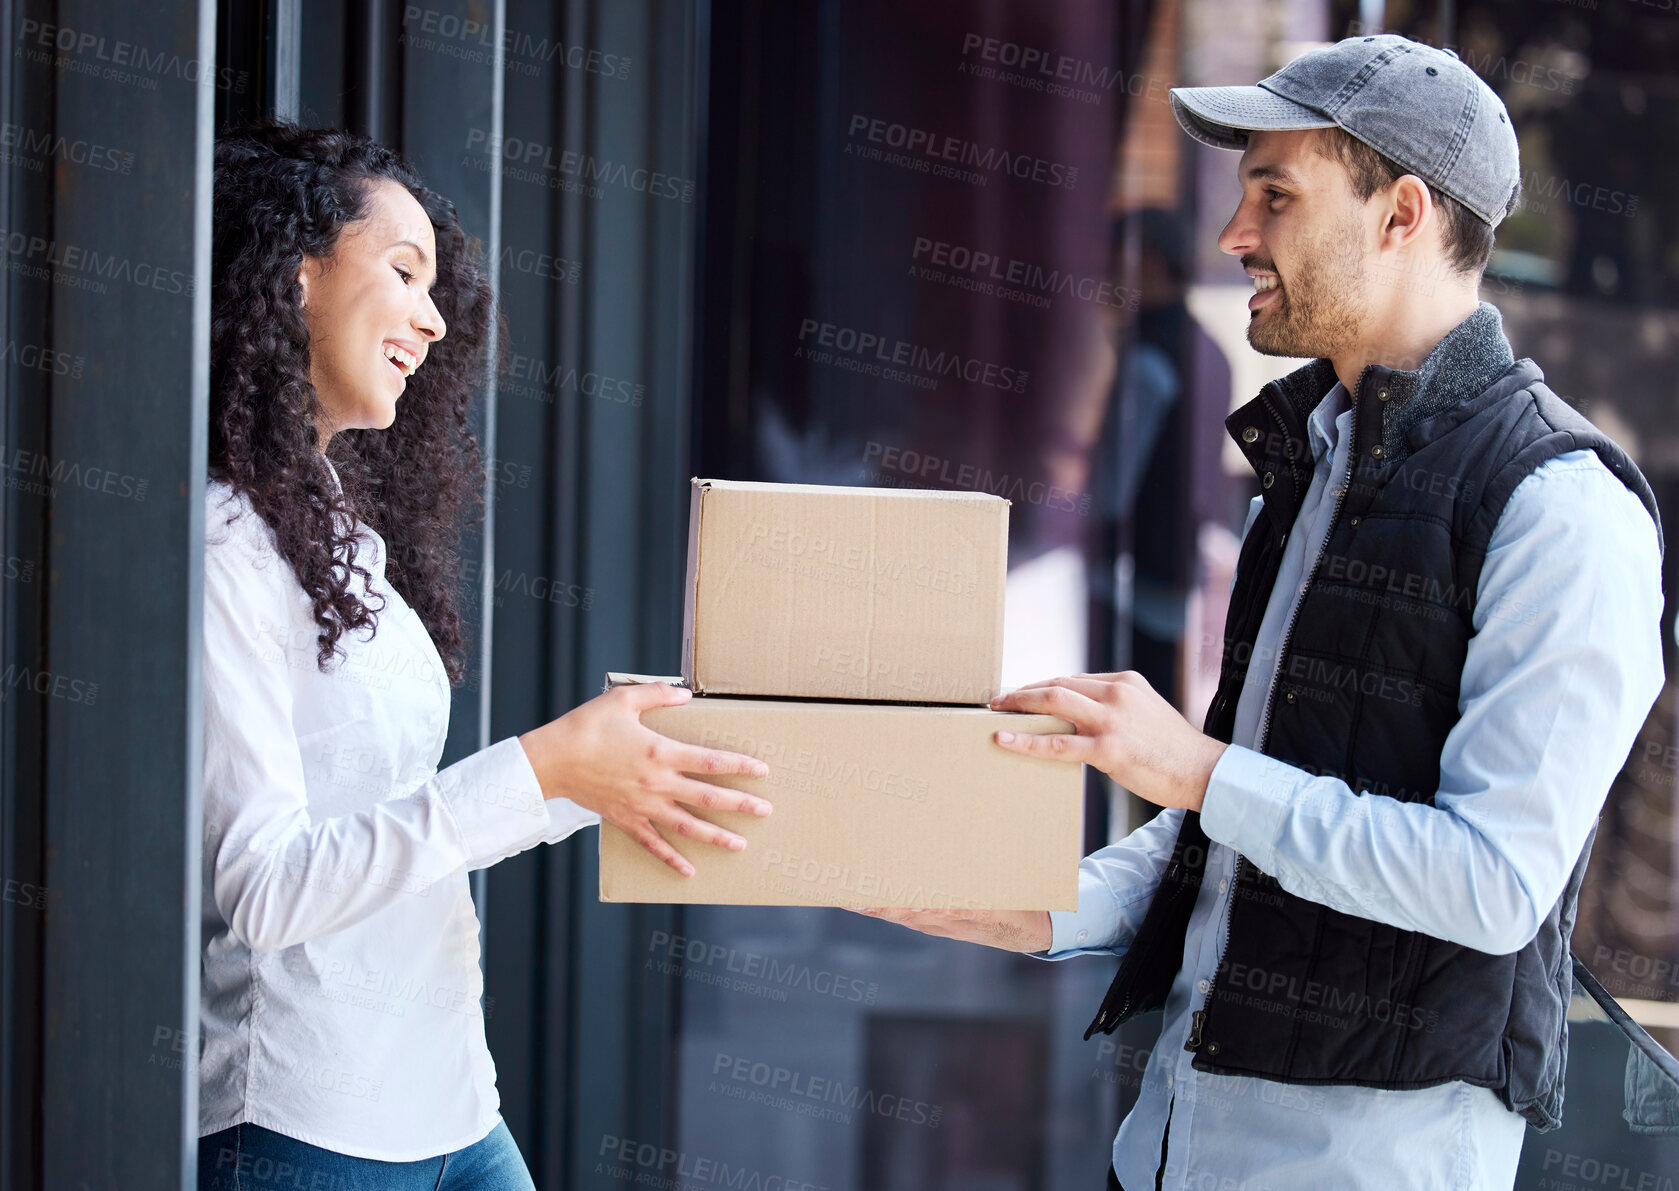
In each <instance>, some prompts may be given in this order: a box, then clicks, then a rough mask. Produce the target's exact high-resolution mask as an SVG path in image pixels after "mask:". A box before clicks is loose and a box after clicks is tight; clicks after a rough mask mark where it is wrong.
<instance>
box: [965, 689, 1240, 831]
mask: <svg viewBox="0 0 1679 1191" xmlns="http://www.w3.org/2000/svg"><path fill="white" fill-rule="evenodd" d="M991 709H992V710H993V711H1028V712H1040V713H1043V714H1046V715H1058V716H1060V717H1061V718H1062V719H1064V720H1068V721H1070V722H1071V723H1072V725H1073V729H1074V731H1076V732H1077V735H1076V736H1067V735H1065V734H1062V735H1047V736H1034V735H1031V734H1029V733H1020V732H999V733H997V743H998V744H1000V745H1002V746H1003V747H1004V748H1006V749H1009V750H1010V751H1012V752H1016V753H1025V754H1026V755H1027V756H1030V757H1047V758H1049V759H1051V760H1054V761H1082V762H1084V763H1085V764H1086V765H1093V766H1095V767H1096V768H1097V769H1100V770H1101V771H1102V772H1103V773H1105V774H1107V775H1108V776H1109V777H1111V778H1113V779H1114V781H1116V782H1118V783H1119V784H1120V785H1122V786H1124V787H1125V788H1126V789H1127V790H1130V791H1132V792H1133V793H1135V794H1137V795H1138V796H1139V797H1142V798H1146V799H1148V800H1149V801H1150V802H1152V803H1155V804H1157V805H1159V806H1166V807H1184V808H1187V809H1188V810H1192V811H1198V810H1200V809H1201V802H1202V799H1204V798H1205V797H1206V794H1207V782H1208V781H1209V780H1210V779H1211V778H1212V775H1213V766H1215V765H1217V764H1218V759H1219V758H1220V757H1222V756H1223V755H1224V750H1225V748H1226V746H1225V745H1224V744H1223V743H1221V742H1220V741H1217V740H1214V739H1213V738H1212V737H1211V736H1206V735H1203V734H1202V733H1200V732H1197V731H1196V730H1195V728H1194V727H1193V726H1192V725H1191V724H1190V723H1189V721H1188V720H1186V719H1184V718H1183V716H1182V715H1181V714H1179V712H1178V709H1177V708H1176V707H1173V706H1172V705H1171V704H1170V703H1168V702H1167V701H1166V700H1165V699H1163V698H1162V697H1161V696H1160V695H1159V693H1158V692H1156V691H1155V689H1154V688H1153V687H1151V686H1149V684H1148V680H1147V679H1145V678H1144V677H1143V676H1142V675H1141V674H1138V673H1136V672H1135V671H1133V670H1127V671H1125V672H1124V673H1123V674H1080V675H1078V676H1076V677H1074V678H1056V679H1052V680H1051V681H1049V682H1037V683H1033V684H1032V685H1031V686H1023V687H1021V688H1020V689H1019V690H1016V691H1010V692H1009V693H1008V694H1006V695H1003V696H1000V697H999V698H996V699H993V700H991Z"/></svg>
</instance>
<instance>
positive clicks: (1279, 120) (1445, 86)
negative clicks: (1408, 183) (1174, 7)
mask: <svg viewBox="0 0 1679 1191" xmlns="http://www.w3.org/2000/svg"><path fill="white" fill-rule="evenodd" d="M1170 94H1171V100H1172V112H1173V114H1175V115H1176V116H1177V118H1178V123H1179V124H1181V125H1182V126H1183V130H1184V131H1185V132H1187V133H1189V135H1190V136H1192V137H1194V138H1195V139H1196V140H1198V141H1200V142H1201V143H1202V144H1206V145H1211V146H1213V147H1214V148H1215V149H1245V148H1247V144H1248V133H1250V132H1274V131H1283V130H1288V129H1300V128H1340V129H1344V130H1345V131H1346V132H1348V133H1349V134H1351V135H1352V136H1355V137H1357V138H1358V139H1359V140H1361V141H1363V142H1364V143H1365V144H1367V145H1369V146H1370V147H1371V148H1372V149H1375V150H1376V152H1378V153H1380V154H1382V155H1383V156H1384V157H1387V158H1389V159H1391V160H1392V161H1394V162H1397V163H1398V164H1399V165H1400V166H1402V167H1404V169H1406V170H1407V171H1408V172H1410V173H1413V174H1415V175H1417V177H1419V178H1421V179H1422V180H1423V181H1425V182H1427V183H1429V184H1430V185H1431V186H1433V187H1435V189H1437V190H1439V191H1440V192H1441V193H1443V194H1448V195H1450V196H1451V197H1452V198H1454V199H1456V200H1457V201H1458V202H1460V203H1462V204H1463V205H1464V206H1465V207H1468V208H1469V209H1470V210H1471V211H1473V212H1474V213H1475V214H1476V215H1478V216H1479V217H1480V218H1481V219H1483V220H1485V221H1486V222H1487V223H1488V224H1489V225H1491V226H1493V227H1497V226H1498V223H1499V221H1500V220H1501V219H1503V218H1504V216H1505V214H1506V213H1507V211H1508V208H1509V205H1510V200H1511V198H1512V197H1513V195H1514V194H1515V192H1516V188H1517V186H1518V185H1519V184H1520V182H1521V162H1520V160H1519V156H1518V150H1517V147H1516V131H1515V129H1514V128H1513V127H1512V126H1511V124H1510V113H1509V112H1507V111H1505V109H1504V102H1503V101H1502V100H1500V99H1499V98H1498V96H1497V95H1496V94H1494V93H1493V89H1492V88H1491V87H1489V86H1487V85H1486V83H1484V82H1482V81H1481V78H1480V76H1479V75H1477V74H1476V73H1475V72H1474V71H1473V70H1470V69H1469V67H1468V66H1466V65H1464V63H1463V62H1462V61H1461V60H1460V59H1459V58H1458V56H1457V55H1456V54H1454V53H1453V52H1452V51H1451V50H1437V49H1435V48H1434V47H1433V46H1428V45H1423V44H1422V43H1421V42H1416V41H1412V40H1410V39H1409V38H1407V37H1400V36H1399V35H1398V34H1396V33H1383V34H1379V35H1376V36H1371V37H1349V38H1347V39H1346V40H1345V41H1338V42H1336V43H1335V44H1334V45H1331V46H1325V47H1323V48H1322V49H1316V50H1311V51H1309V52H1307V53H1304V54H1301V55H1300V56H1299V57H1298V58H1296V59H1295V60H1294V61H1292V62H1290V63H1289V64H1288V65H1287V66H1285V67H1283V68H1282V69H1281V70H1279V71H1277V73H1276V74H1273V75H1271V76H1269V77H1267V78H1263V79H1260V80H1259V83H1258V85H1256V86H1252V87H1174V88H1172V90H1171V93H1170Z"/></svg>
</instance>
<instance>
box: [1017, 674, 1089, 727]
mask: <svg viewBox="0 0 1679 1191" xmlns="http://www.w3.org/2000/svg"><path fill="white" fill-rule="evenodd" d="M991 706H992V709H993V710H995V711H1024V712H1030V713H1035V714H1038V715H1058V716H1060V717H1061V718H1062V719H1064V720H1071V721H1072V722H1073V724H1074V725H1076V726H1077V727H1078V729H1079V731H1081V732H1084V731H1086V730H1087V729H1090V730H1093V729H1094V728H1095V725H1096V721H1097V718H1098V717H1099V716H1100V715H1101V711H1102V708H1101V705H1100V704H1099V703H1098V702H1097V701H1096V700H1095V699H1092V698H1091V697H1090V696H1089V695H1086V694H1084V693H1083V692H1081V691H1075V690H1070V689H1069V688H1067V687H1065V686H1060V685H1055V686H1043V687H1032V688H1030V689H1022V690H1018V691H1014V692H1012V693H1010V694H1007V695H1004V696H1003V697H1002V698H1001V699H999V700H997V702H995V703H993V704H992V705H991Z"/></svg>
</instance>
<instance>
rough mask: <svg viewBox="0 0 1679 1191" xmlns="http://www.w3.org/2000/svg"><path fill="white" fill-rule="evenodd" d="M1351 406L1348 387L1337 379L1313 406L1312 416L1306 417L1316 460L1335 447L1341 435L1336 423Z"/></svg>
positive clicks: (1307, 433)
mask: <svg viewBox="0 0 1679 1191" xmlns="http://www.w3.org/2000/svg"><path fill="white" fill-rule="evenodd" d="M1351 408H1352V403H1351V402H1350V401H1349V399H1348V397H1347V387H1346V386H1345V385H1343V384H1342V383H1341V382H1340V381H1336V382H1335V385H1334V387H1333V388H1331V389H1330V390H1329V392H1327V393H1325V394H1324V395H1323V400H1321V401H1319V402H1318V403H1317V405H1316V407H1314V408H1313V410H1312V416H1311V417H1310V418H1308V419H1306V438H1307V440H1308V441H1309V442H1310V443H1311V447H1312V458H1313V459H1314V460H1317V459H1322V458H1323V456H1324V454H1325V452H1330V451H1333V450H1334V449H1335V441H1336V439H1337V438H1339V437H1340V435H1339V430H1338V428H1337V426H1336V423H1337V422H1338V421H1339V419H1340V417H1341V415H1342V414H1344V413H1346V412H1348V411H1349V410H1350V409H1351Z"/></svg>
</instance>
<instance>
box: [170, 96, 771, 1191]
mask: <svg viewBox="0 0 1679 1191" xmlns="http://www.w3.org/2000/svg"><path fill="white" fill-rule="evenodd" d="M212 282H213V286H214V288H213V291H212V293H213V296H212V299H211V301H212V312H211V313H212V322H211V397H210V416H211V429H210V481H211V482H210V485H209V491H208V498H207V507H206V514H207V515H206V521H207V526H206V529H207V545H206V549H205V576H204V738H205V739H204V745H205V747H204V833H205V834H204V872H203V888H204V898H203V939H204V957H203V1027H204V1041H203V1052H202V1057H201V1061H200V1077H201V1088H202V1091H201V1116H200V1134H201V1138H200V1143H199V1145H200V1149H199V1185H200V1186H201V1187H227V1188H246V1187H262V1186H265V1185H267V1186H285V1187H292V1186H304V1187H322V1188H331V1189H332V1191H341V1189H348V1188H358V1187H359V1188H368V1189H373V1188H378V1189H380V1191H391V1189H395V1191H402V1189H406V1188H409V1187H414V1188H421V1187H423V1188H425V1191H434V1189H464V1188H477V1189H483V1191H491V1189H493V1191H502V1189H504V1188H530V1187H531V1181H530V1175H529V1174H528V1173H527V1171H526V1169H525V1166H524V1163H523V1160H522V1159H521V1158H520V1155H519V1152H518V1150H517V1149H516V1148H515V1146H514V1145H513V1142H512V1139H511V1138H510V1136H509V1134H508V1132H507V1127H506V1126H505V1125H504V1124H502V1123H501V1119H500V1116H499V1114H498V1112H497V1106H498V1104H499V1101H498V1099H497V1095H496V1089H495V1069H494V1066H493V1064H492V1063H491V1060H490V1055H489V1051H488V1049H487V1047H486V1046H485V1042H484V1028H483V1021H482V1017H481V1015H480V1012H479V998H480V994H481V991H482V981H481V978H480V974H479V967H478V929H479V928H478V920H477V917H476V914H475V912H474V909H473V903H472V900H471V898H470V896H469V894H468V883H467V872H468V871H469V870H470V869H475V868H482V867H484V866H485V865H490V864H494V863H495V862H496V861H498V860H500V859H502V858H504V857H507V856H511V855H513V854H515V853H517V852H521V851H523V850H525V849H527V848H530V847H533V846H535V845H537V844H541V843H551V842H553V841H555V840H559V839H563V838H565V837H566V836H568V835H570V834H571V833H572V832H574V831H576V830H577V829H578V828H579V827H582V826H584V825H585V824H588V823H595V822H599V821H600V820H601V819H606V820H608V821H610V822H612V823H614V824H616V825H617V826H619V827H622V828H623V829H624V830H626V831H628V832H630V833H631V834H632V835H633V836H634V837H635V838H637V839H638V840H640V841H641V842H642V844H643V845H644V846H645V847H647V848H648V850H649V851H651V852H653V853H654V854H655V855H657V856H659V857H660V858H661V859H663V860H664V861H665V862H666V863H668V864H670V865H671V866H672V867H674V868H676V869H677V870H678V871H679V872H682V873H684V874H691V873H692V871H693V870H692V867H691V866H690V865H689V863H688V861H687V860H686V859H685V858H684V857H682V856H681V855H679V854H678V853H677V852H676V851H675V850H673V849H672V848H671V847H670V845H669V844H668V843H666V841H665V839H664V838H662V837H661V835H660V833H659V831H658V830H655V828H656V827H658V828H663V829H664V830H665V832H667V833H670V834H674V835H678V836H685V837H688V838H690V839H693V840H697V841H702V842H706V843H711V844H717V845H720V846H724V847H728V848H731V849H734V850H739V849H740V848H743V847H744V846H745V841H744V840H743V839H741V838H740V837H739V836H737V835H736V834H735V833H733V832H731V831H727V830H724V829H722V828H720V827H716V826H713V825H712V824H709V823H706V822H704V821H702V820H701V819H699V818H697V817H695V816H693V815H691V814H690V813H689V812H688V811H687V810H685V809H683V806H682V805H681V804H683V803H687V804H689V805H696V806H698V805H703V806H706V807H710V808H714V809H720V810H734V811H747V812H752V813H756V814H767V813H769V804H768V803H766V802H764V801H762V800H761V799H758V798H754V797H751V796H749V795H744V794H739V793H736V792H732V791H726V790H723V789H720V788H719V787H717V786H713V785H708V784H706V783H704V782H701V781H698V780H696V779H694V778H692V777H687V776H684V774H692V773H710V774H724V773H744V774H758V775H761V774H762V773H763V772H764V767H763V766H762V765H761V764H760V763H759V762H757V761H754V760H752V759H751V758H747V757H743V756H739V755H737V754H733V753H723V752H716V751H712V750H707V749H699V748H693V747H690V746H687V745H682V744H678V743H676V742H674V741H670V740H667V739H665V738H664V737H661V736H658V735H656V734H655V733H653V732H652V731H651V730H649V729H647V728H644V727H642V725H641V723H640V721H639V718H638V717H639V714H640V712H641V711H643V710H645V709H646V708H648V707H653V706H659V705H664V704H671V703H679V702H682V701H683V700H684V699H686V698H687V697H688V692H686V691H679V690H676V689H673V688H671V687H668V686H663V685H659V686H644V687H629V688H622V689H619V690H615V691H613V692H610V693H608V694H605V695H602V696H601V697H600V698H598V699H595V700H593V701H591V702H589V703H586V704H584V705H583V706H581V707H578V708H577V709H575V710H574V711H572V712H570V713H569V714H567V715H564V716H561V717H560V718H559V719H557V720H554V721H553V722H551V723H548V724H545V725H543V726H541V727H539V728H536V729H534V730H532V731H530V732H526V733H525V734H523V735H522V736H519V737H517V738H513V737H509V738H508V739H506V740H503V741H501V742H500V743H498V744H496V745H494V746H492V747H490V748H488V749H485V750H484V751H482V752H480V753H477V754H475V755H474V756H471V757H468V758H467V759H465V760H464V761H461V762H460V763H459V764H456V765H452V766H450V767H449V768H448V769H445V770H443V771H442V772H441V773H439V772H437V771H436V764H437V760H438V758H439V756H440V755H441V753H442V749H443V741H444V733H445V729H446V727H447V724H448V715H449V687H450V684H451V683H454V682H459V681H460V679H461V675H462V666H461V658H462V653H463V641H462V631H461V621H460V616H459V613H458V611H457V609H456V607H455V595H454V593H455V590H456V581H457V577H458V560H457V559H456V557H455V556H454V553H453V542H454V541H455V538H456V534H457V532H458V524H459V518H460V515H461V514H462V512H463V511H465V509H466V501H467V500H468V498H469V494H470V493H471V492H472V491H473V490H474V489H475V487H476V486H477V484H478V483H479V482H480V481H481V479H482V475H483V464H482V461H481V459H480V457H479V453H478V449H477V444H476V443H475V441H474V440H473V438H472V435H471V433H470V432H469V430H468V428H467V406H468V401H469V397H470V393H471V390H472V388H473V384H474V380H475V377H476V376H477V373H478V370H479V369H480V368H481V367H482V364H483V360H484V358H485V351H484V348H485V346H486V344H487V342H488V339H489V335H490V333H491V330H492V314H491V306H492V303H491V296H492V295H491V291H490V288H489V284H488V282H487V280H486V277H485V274H484V273H483V271H482V270H481V269H480V268H479V266H478V264H477V263H476V261H475V260H474V259H473V258H472V256H471V254H470V253H469V252H468V248H467V241H466V237H465V234H464V233H463V232H462V229H461V226H460V223H459V221H458V220H457V218H456V216H455V211H454V208H453V207H452V206H451V205H450V204H449V203H448V202H447V201H445V200H443V199H442V198H440V197H438V196H437V195H435V194H433V193H431V192H430V191H428V190H427V189H425V187H423V186H422V185H421V184H420V181H419V179H418V177H417V176H416V175H415V174H414V172H413V170H412V169H411V168H410V167H409V166H408V165H407V164H405V163H404V162H403V161H402V159H401V158H399V157H398V156H397V155H396V154H394V153H392V152H391V151H389V150H387V149H385V148H382V147H380V146H379V145H376V144H374V143H373V142H371V141H368V140H366V139H365V138H362V137H359V136H354V135H351V134H349V133H344V132H337V131H318V130H307V129H300V128H297V127H295V126H292V125H285V124H268V125H262V126H259V127H255V128H252V129H247V130H245V131H243V132H240V133H237V134H233V135H230V136H227V137H224V138H222V139H221V140H220V141H218V143H217V146H216V167H215V203H214V245H213V252H212Z"/></svg>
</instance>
